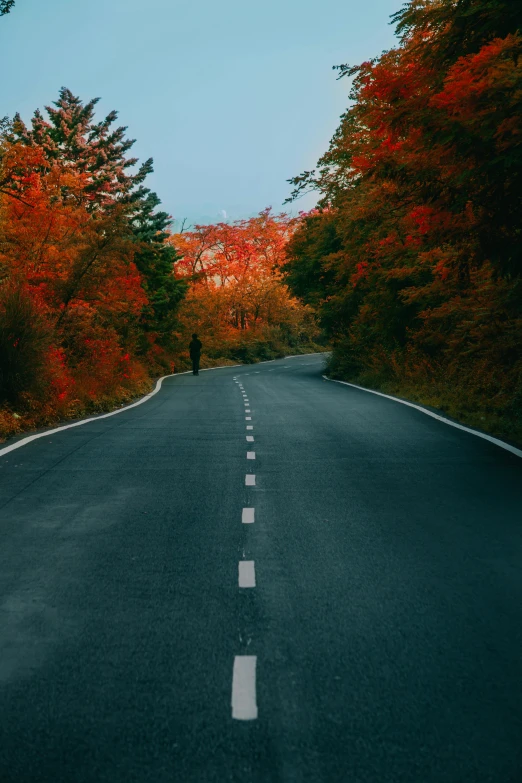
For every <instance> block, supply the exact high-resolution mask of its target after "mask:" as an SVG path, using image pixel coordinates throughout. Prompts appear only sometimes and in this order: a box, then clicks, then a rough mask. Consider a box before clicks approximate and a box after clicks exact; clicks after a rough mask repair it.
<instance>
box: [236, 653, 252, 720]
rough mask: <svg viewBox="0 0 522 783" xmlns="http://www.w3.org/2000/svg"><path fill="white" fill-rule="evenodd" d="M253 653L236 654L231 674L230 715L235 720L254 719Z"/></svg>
mask: <svg viewBox="0 0 522 783" xmlns="http://www.w3.org/2000/svg"><path fill="white" fill-rule="evenodd" d="M256 663H257V658H256V656H255V655H236V657H235V658H234V671H233V674H232V717H233V718H234V719H235V720H256V718H257V700H256Z"/></svg>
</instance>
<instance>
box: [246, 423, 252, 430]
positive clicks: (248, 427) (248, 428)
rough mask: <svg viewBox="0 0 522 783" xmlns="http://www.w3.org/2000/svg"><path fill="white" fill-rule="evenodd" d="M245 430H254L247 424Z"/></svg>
mask: <svg viewBox="0 0 522 783" xmlns="http://www.w3.org/2000/svg"><path fill="white" fill-rule="evenodd" d="M246 428H247V430H253V429H254V427H253V425H252V424H247V425H246Z"/></svg>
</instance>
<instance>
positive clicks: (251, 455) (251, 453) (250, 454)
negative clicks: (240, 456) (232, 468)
mask: <svg viewBox="0 0 522 783" xmlns="http://www.w3.org/2000/svg"><path fill="white" fill-rule="evenodd" d="M255 458H256V452H255V451H247V459H255Z"/></svg>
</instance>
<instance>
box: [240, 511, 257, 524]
mask: <svg viewBox="0 0 522 783" xmlns="http://www.w3.org/2000/svg"><path fill="white" fill-rule="evenodd" d="M254 515H255V509H253V508H244V509H243V513H242V514H241V522H242V523H243V524H244V525H253V524H254Z"/></svg>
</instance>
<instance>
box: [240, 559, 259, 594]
mask: <svg viewBox="0 0 522 783" xmlns="http://www.w3.org/2000/svg"><path fill="white" fill-rule="evenodd" d="M238 566H239V567H238V584H239V587H255V586H256V571H255V566H254V561H253V560H240V561H239V564H238Z"/></svg>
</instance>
